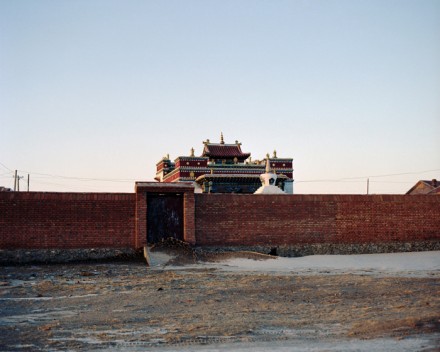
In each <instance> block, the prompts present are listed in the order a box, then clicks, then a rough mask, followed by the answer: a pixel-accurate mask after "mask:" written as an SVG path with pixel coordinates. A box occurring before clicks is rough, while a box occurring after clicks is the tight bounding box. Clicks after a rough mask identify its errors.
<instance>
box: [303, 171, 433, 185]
mask: <svg viewBox="0 0 440 352" xmlns="http://www.w3.org/2000/svg"><path fill="white" fill-rule="evenodd" d="M438 171H440V169H434V170H425V171H412V172H401V173H397V174H384V175H374V176H355V177H343V178H338V179H322V180H299V181H298V180H295V183H306V182H364V181H348V180H365V179H368V178H373V177H375V178H379V177H391V176H404V175H418V174H424V173H428V172H438ZM370 182H386V181H371V180H370Z"/></svg>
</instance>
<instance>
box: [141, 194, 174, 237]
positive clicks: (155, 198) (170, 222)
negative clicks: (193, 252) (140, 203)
mask: <svg viewBox="0 0 440 352" xmlns="http://www.w3.org/2000/svg"><path fill="white" fill-rule="evenodd" d="M169 237H172V238H175V239H178V240H182V241H183V194H176V193H148V194H147V242H148V243H157V242H160V241H161V240H163V239H165V238H169Z"/></svg>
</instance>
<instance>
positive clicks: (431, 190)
mask: <svg viewBox="0 0 440 352" xmlns="http://www.w3.org/2000/svg"><path fill="white" fill-rule="evenodd" d="M406 194H438V195H440V182H438V181H437V180H436V179H433V180H431V181H426V180H420V181H419V182H417V183H416V184H415V185H414V186H412V187H411V189H410V190H409V191H408V192H406Z"/></svg>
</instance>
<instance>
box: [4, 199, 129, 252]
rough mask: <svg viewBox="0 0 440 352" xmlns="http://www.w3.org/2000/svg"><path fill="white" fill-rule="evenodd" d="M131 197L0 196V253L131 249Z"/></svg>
mask: <svg viewBox="0 0 440 352" xmlns="http://www.w3.org/2000/svg"><path fill="white" fill-rule="evenodd" d="M134 218H135V194H134V193H133V194H118V193H43V192H30V193H25V192H2V193H0V248H1V249H17V248H38V249H47V248H99V247H101V248H125V247H133V246H134V240H135V238H134V223H135V221H134Z"/></svg>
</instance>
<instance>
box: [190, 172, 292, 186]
mask: <svg viewBox="0 0 440 352" xmlns="http://www.w3.org/2000/svg"><path fill="white" fill-rule="evenodd" d="M277 176H278V178H279V179H280V180H287V179H288V177H287V176H285V175H277ZM215 180H216V181H223V180H243V181H245V180H256V181H258V182H260V175H234V174H206V175H202V176H199V177H197V179H196V182H197V183H199V184H202V183H203V182H204V181H215Z"/></svg>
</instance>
